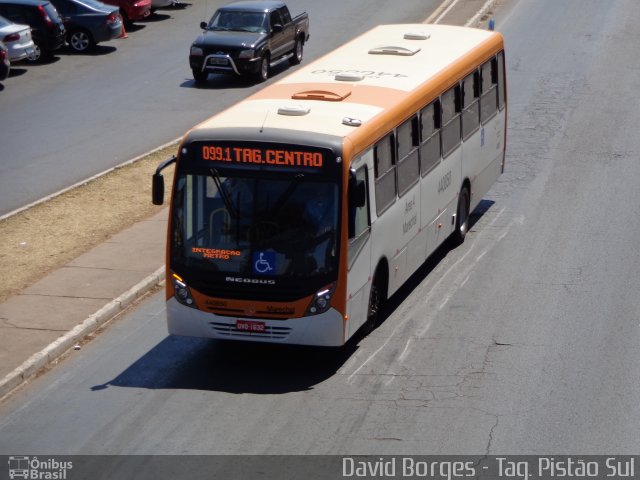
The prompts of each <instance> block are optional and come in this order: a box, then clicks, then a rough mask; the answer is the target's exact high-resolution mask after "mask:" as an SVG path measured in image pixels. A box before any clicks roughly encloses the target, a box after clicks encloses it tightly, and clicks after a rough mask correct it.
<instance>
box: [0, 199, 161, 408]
mask: <svg viewBox="0 0 640 480" xmlns="http://www.w3.org/2000/svg"><path fill="white" fill-rule="evenodd" d="M167 215H168V211H167V209H164V210H163V211H161V212H160V213H158V214H156V215H155V216H153V217H151V218H150V219H148V220H144V221H142V222H139V223H137V224H135V225H133V226H132V227H129V228H127V229H126V230H124V231H122V232H120V233H118V234H116V235H114V236H113V237H111V238H110V239H109V240H107V241H106V242H105V243H103V244H101V245H98V246H97V247H95V248H93V249H92V250H89V251H88V252H87V253H85V254H84V255H81V256H80V257H78V258H76V259H75V260H73V261H71V262H70V263H68V264H67V265H65V266H63V267H62V268H60V269H58V270H55V271H53V272H52V273H51V274H49V275H47V276H46V277H44V278H43V279H42V280H40V281H39V282H36V283H35V284H33V285H32V286H30V287H29V288H27V289H26V290H24V291H22V292H21V293H19V294H18V295H15V296H13V297H10V298H9V299H8V300H7V301H6V302H4V303H2V304H0V332H1V335H0V398H2V397H4V396H5V395H6V394H7V393H9V392H10V391H11V390H13V389H14V388H15V387H17V386H18V385H20V384H21V383H22V382H23V381H25V380H27V379H28V378H30V377H32V376H33V375H35V374H36V373H37V372H38V371H39V370H40V369H42V368H43V367H45V366H46V365H48V364H49V363H51V362H53V361H54V360H55V359H57V358H58V357H59V356H60V355H62V354H63V353H64V352H65V351H67V350H69V349H70V348H73V346H74V345H76V344H77V343H78V342H79V341H80V340H82V339H83V338H84V337H85V336H87V335H88V334H90V333H92V332H94V331H95V330H96V329H98V328H99V327H100V326H101V325H102V324H104V323H105V322H107V321H109V320H111V319H112V318H113V317H114V316H115V315H117V314H118V313H119V312H121V311H122V310H124V309H125V308H126V307H127V306H129V305H130V304H131V303H133V302H134V301H135V300H137V299H138V298H140V297H141V296H142V295H144V294H145V293H147V292H149V291H150V290H151V289H153V288H154V287H155V286H157V285H159V284H160V283H161V282H163V281H164V260H165V244H166V236H167V234H166V232H167Z"/></svg>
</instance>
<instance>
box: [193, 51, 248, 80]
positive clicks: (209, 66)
mask: <svg viewBox="0 0 640 480" xmlns="http://www.w3.org/2000/svg"><path fill="white" fill-rule="evenodd" d="M189 65H190V66H191V68H192V69H197V70H200V71H202V72H210V73H228V74H235V75H245V74H251V73H257V72H258V68H259V67H260V58H259V57H258V58H250V59H242V60H237V59H236V60H234V59H233V58H231V56H229V55H221V54H211V55H206V56H202V55H189Z"/></svg>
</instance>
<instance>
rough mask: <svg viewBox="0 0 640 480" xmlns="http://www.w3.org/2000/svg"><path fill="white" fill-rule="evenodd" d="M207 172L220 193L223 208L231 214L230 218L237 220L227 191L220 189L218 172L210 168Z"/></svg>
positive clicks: (235, 211) (236, 212) (237, 214)
mask: <svg viewBox="0 0 640 480" xmlns="http://www.w3.org/2000/svg"><path fill="white" fill-rule="evenodd" d="M209 172H210V173H211V178H213V181H214V182H215V184H216V187H217V188H218V191H219V192H220V198H222V201H223V202H224V206H225V208H226V209H227V211H228V212H229V213H230V214H231V216H232V217H233V218H235V219H236V220H237V219H238V217H239V216H240V215H239V213H238V211H237V210H236V209H235V207H234V206H233V203H232V202H231V199H230V198H229V195H228V194H227V191H226V190H225V189H224V188H223V187H222V182H220V174H218V171H217V170H216V169H215V168H210V169H209Z"/></svg>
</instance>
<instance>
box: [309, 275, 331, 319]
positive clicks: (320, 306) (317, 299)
mask: <svg viewBox="0 0 640 480" xmlns="http://www.w3.org/2000/svg"><path fill="white" fill-rule="evenodd" d="M335 287H336V286H335V284H334V283H332V284H331V285H329V286H328V287H325V288H323V289H322V290H320V291H319V292H318V293H316V294H315V295H314V296H313V299H312V300H311V303H310V304H309V307H308V308H307V313H306V314H307V315H319V314H321V313H324V312H326V311H327V310H329V308H330V307H331V298H332V297H333V291H334V290H335Z"/></svg>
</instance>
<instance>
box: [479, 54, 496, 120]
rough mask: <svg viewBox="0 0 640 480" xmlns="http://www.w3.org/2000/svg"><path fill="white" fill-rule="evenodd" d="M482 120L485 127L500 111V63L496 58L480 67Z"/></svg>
mask: <svg viewBox="0 0 640 480" xmlns="http://www.w3.org/2000/svg"><path fill="white" fill-rule="evenodd" d="M480 78H481V85H482V87H481V90H482V93H481V97H480V104H481V105H480V120H481V122H482V124H483V125H484V124H485V123H486V122H487V120H489V119H490V118H491V117H493V116H494V115H495V113H496V112H497V110H498V62H497V60H496V59H495V58H493V59H491V60H489V61H488V62H485V63H483V64H482V67H480Z"/></svg>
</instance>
